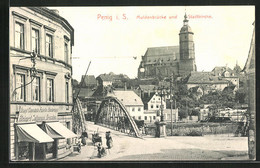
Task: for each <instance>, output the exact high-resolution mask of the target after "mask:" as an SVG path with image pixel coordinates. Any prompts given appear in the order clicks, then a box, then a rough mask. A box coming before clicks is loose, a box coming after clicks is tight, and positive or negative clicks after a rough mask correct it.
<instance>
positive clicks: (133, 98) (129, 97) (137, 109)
mask: <svg viewBox="0 0 260 168" xmlns="http://www.w3.org/2000/svg"><path fill="white" fill-rule="evenodd" d="M111 95H113V96H115V97H116V98H117V99H118V100H119V101H121V102H122V103H123V105H124V106H125V107H126V109H127V111H128V112H129V114H130V116H131V117H133V118H134V119H137V120H143V118H144V104H143V102H142V100H141V98H140V97H139V96H138V95H137V94H136V93H135V92H134V91H113V94H111Z"/></svg>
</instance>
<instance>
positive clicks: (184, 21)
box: [183, 9, 189, 26]
mask: <svg viewBox="0 0 260 168" xmlns="http://www.w3.org/2000/svg"><path fill="white" fill-rule="evenodd" d="M188 22H189V20H188V19H187V14H186V9H185V15H184V20H183V26H184V25H188Z"/></svg>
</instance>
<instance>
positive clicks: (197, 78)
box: [187, 72, 228, 84]
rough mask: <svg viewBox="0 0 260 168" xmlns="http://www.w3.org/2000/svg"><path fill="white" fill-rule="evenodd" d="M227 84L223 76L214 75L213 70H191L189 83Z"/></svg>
mask: <svg viewBox="0 0 260 168" xmlns="http://www.w3.org/2000/svg"><path fill="white" fill-rule="evenodd" d="M223 83H224V84H225V83H228V81H227V80H225V79H224V78H222V77H219V76H214V74H212V72H191V76H190V77H189V80H188V82H187V84H223Z"/></svg>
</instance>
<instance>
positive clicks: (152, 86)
mask: <svg viewBox="0 0 260 168" xmlns="http://www.w3.org/2000/svg"><path fill="white" fill-rule="evenodd" d="M155 87H156V85H139V88H140V89H141V90H143V91H148V90H150V91H151V92H152V91H154V88H155Z"/></svg>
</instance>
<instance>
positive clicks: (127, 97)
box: [114, 91, 144, 106]
mask: <svg viewBox="0 0 260 168" xmlns="http://www.w3.org/2000/svg"><path fill="white" fill-rule="evenodd" d="M114 95H115V97H116V98H117V99H118V100H119V101H121V102H122V103H123V104H124V105H125V106H132V105H135V106H143V105H144V104H143V102H142V100H141V98H140V97H139V96H138V95H137V94H136V93H135V92H134V91H114Z"/></svg>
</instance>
